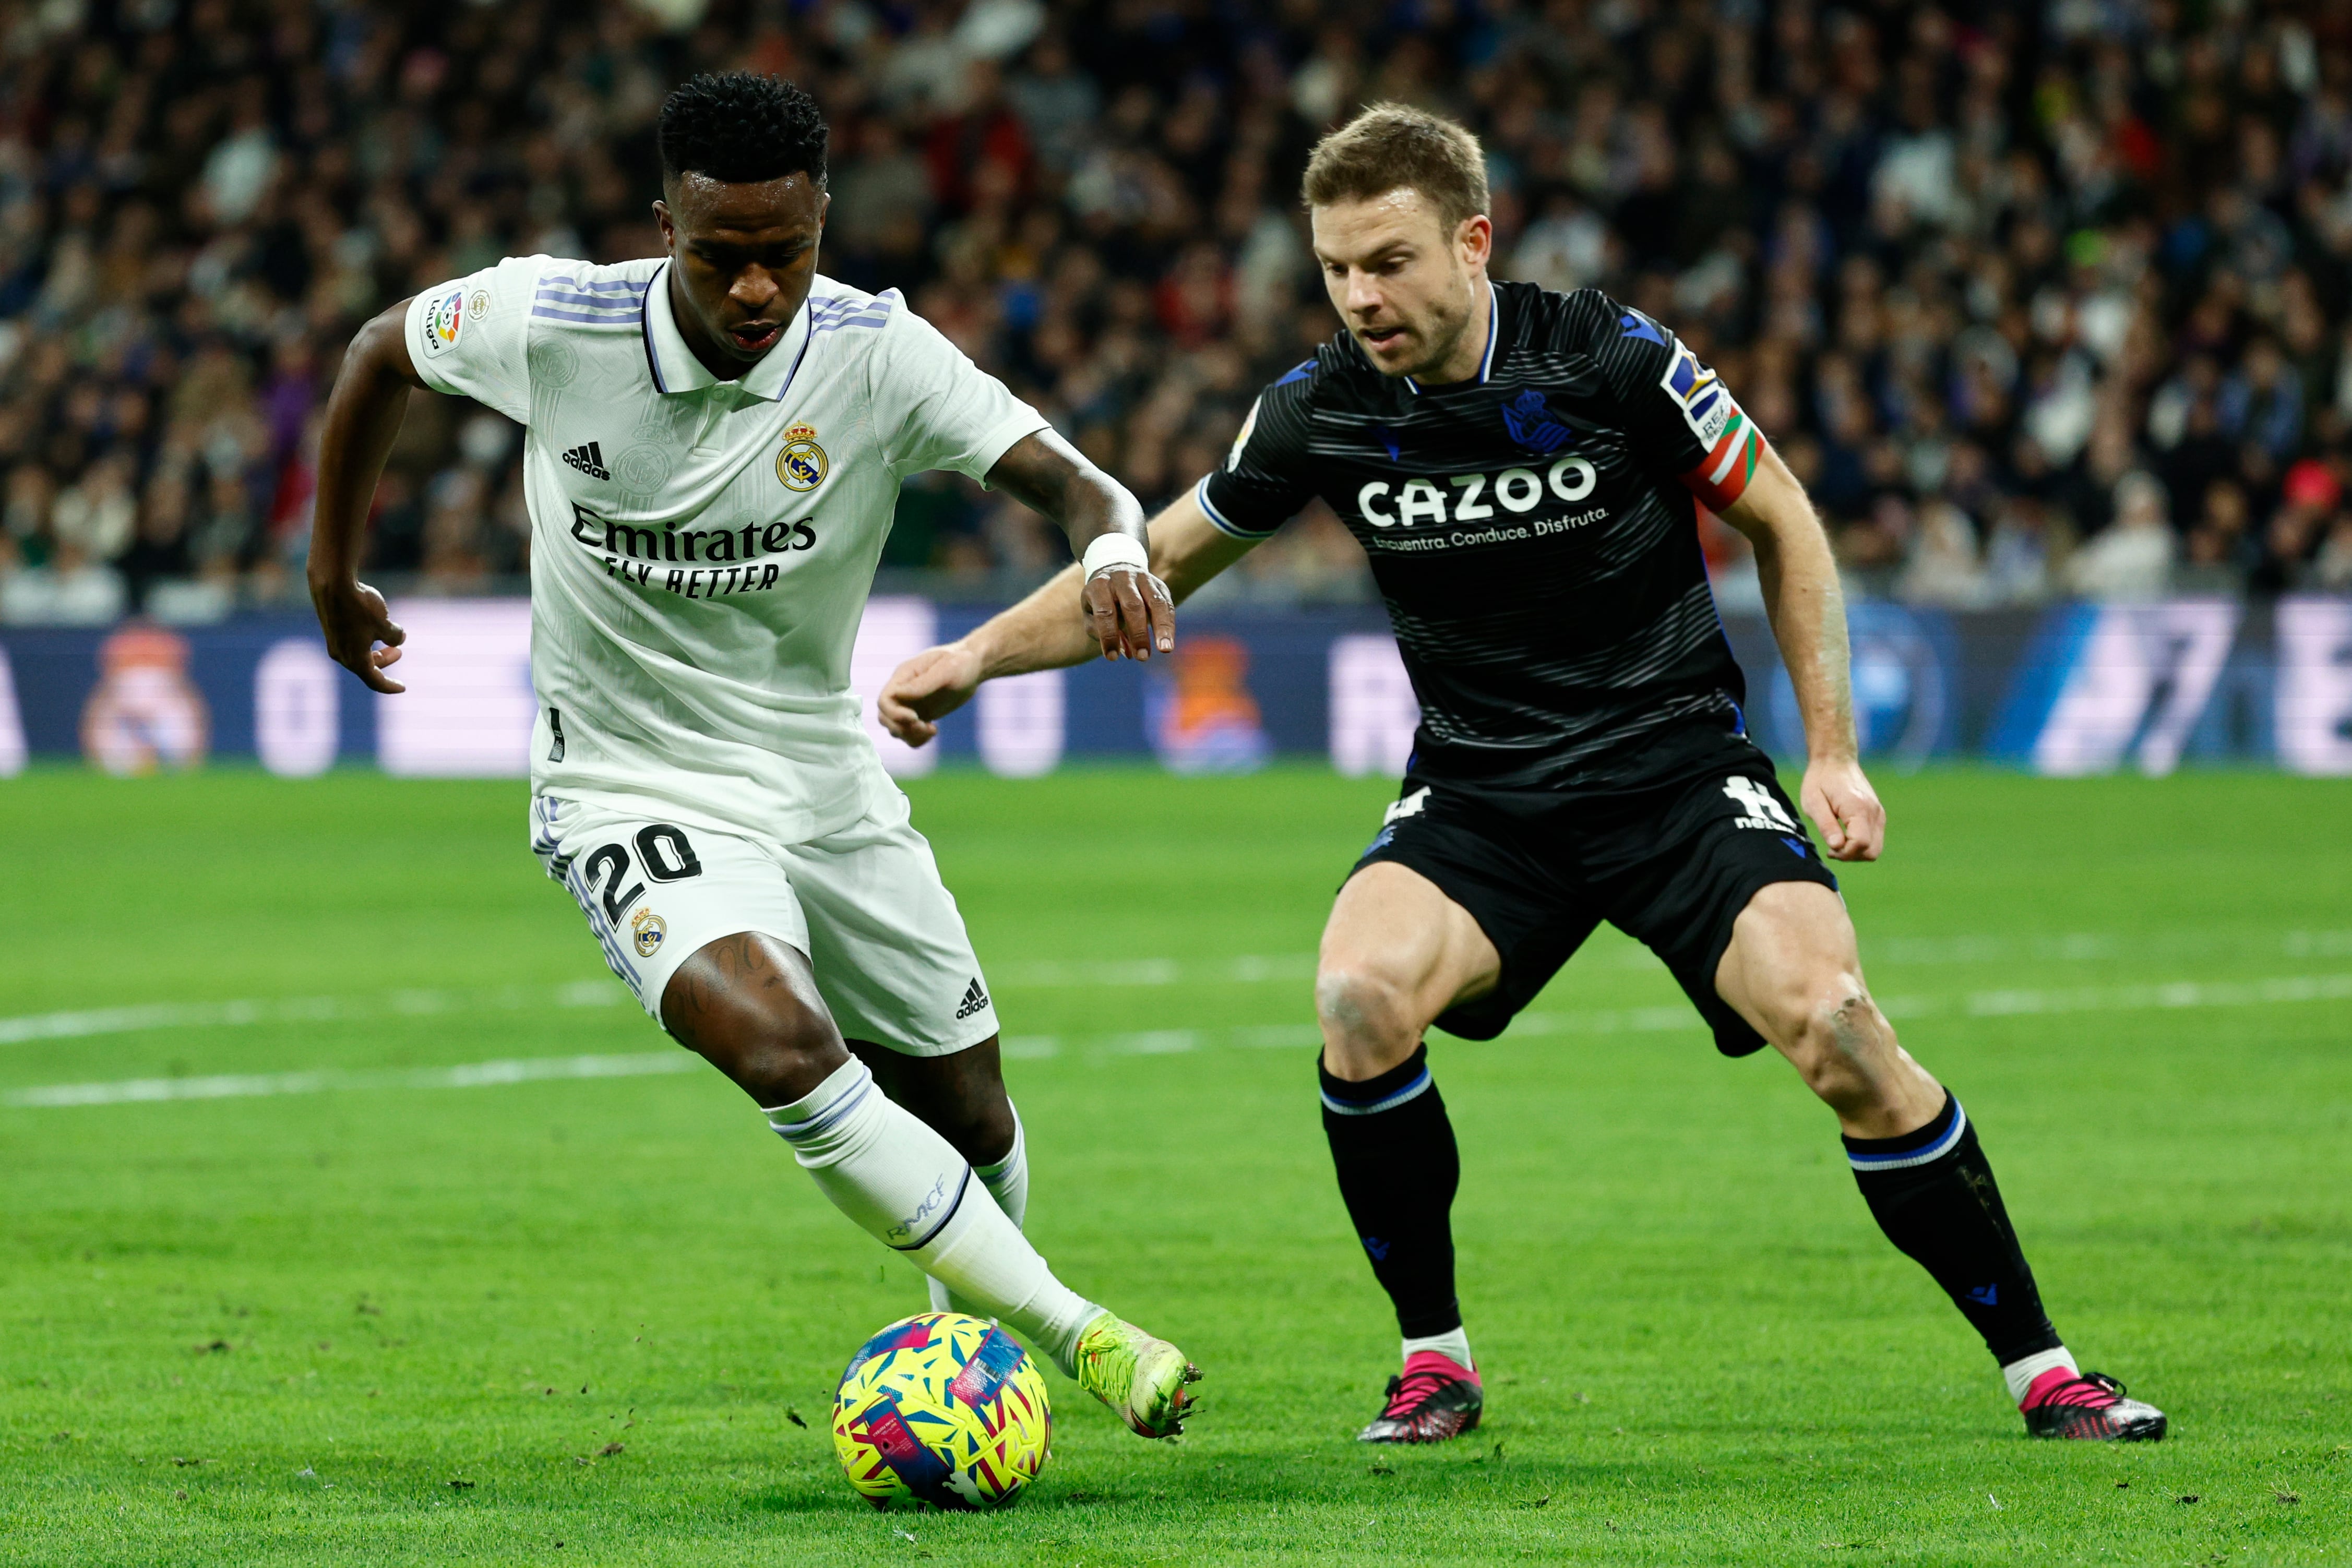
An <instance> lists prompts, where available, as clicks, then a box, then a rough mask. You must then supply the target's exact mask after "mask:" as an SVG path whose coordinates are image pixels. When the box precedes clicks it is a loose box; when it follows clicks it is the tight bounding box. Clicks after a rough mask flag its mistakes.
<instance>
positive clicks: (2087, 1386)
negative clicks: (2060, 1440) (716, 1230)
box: [2018, 1366, 2165, 1443]
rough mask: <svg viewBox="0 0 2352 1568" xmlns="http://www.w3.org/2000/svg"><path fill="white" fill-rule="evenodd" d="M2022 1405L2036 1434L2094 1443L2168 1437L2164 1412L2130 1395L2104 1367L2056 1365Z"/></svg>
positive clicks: (2029, 1391) (2028, 1392)
mask: <svg viewBox="0 0 2352 1568" xmlns="http://www.w3.org/2000/svg"><path fill="white" fill-rule="evenodd" d="M2018 1408H2019V1409H2020V1410H2021V1411H2022V1412H2024V1415H2025V1430H2026V1431H2027V1433H2028V1434H2030V1435H2031V1436H2032V1437H2072V1438H2075V1439H2077V1440H2079V1441H2083V1442H2092V1443H2153V1442H2155V1441H2156V1440H2157V1439H2158V1438H2159V1437H2163V1436H2164V1427H2165V1420H2164V1412H2163V1411H2161V1410H2159V1409H2158V1408H2157V1407H2156V1406H2153V1405H2147V1404H2143V1403H2142V1402H2140V1401H2139V1400H2137V1399H2126V1397H2124V1385H2122V1384H2120V1383H2117V1382H2116V1380H2115V1379H2114V1378H2112V1377H2109V1376H2108V1375H2106V1374H2105V1373H2103V1372H2084V1373H2079V1374H2078V1373H2070V1372H2068V1371H2067V1370H2066V1369H2065V1368H2064V1367H2063V1366H2054V1367H2052V1368H2051V1369H2050V1370H2049V1371H2048V1372H2045V1373H2043V1374H2042V1375H2041V1376H2039V1377H2037V1378H2035V1379H2034V1380H2033V1386H2032V1387H2031V1388H2029V1389H2027V1390H2026V1391H2025V1402H2024V1403H2023V1404H2022V1405H2021V1406H2018Z"/></svg>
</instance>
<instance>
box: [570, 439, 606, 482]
mask: <svg viewBox="0 0 2352 1568" xmlns="http://www.w3.org/2000/svg"><path fill="white" fill-rule="evenodd" d="M563 460H564V461H565V462H566V463H569V464H571V465H572V466H573V467H574V468H577V469H579V470H580V472H582V473H583V474H585V475H587V476H588V477H590V478H591V479H610V478H611V477H612V476H613V471H612V470H611V469H610V468H607V467H605V466H604V447H603V446H602V445H600V444H597V443H596V442H593V441H592V442H590V443H589V444H587V445H585V446H575V447H573V448H572V450H571V451H569V452H567V453H565V454H564V455H563Z"/></svg>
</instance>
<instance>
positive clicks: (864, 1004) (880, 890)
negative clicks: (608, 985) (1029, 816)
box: [531, 795, 996, 1056]
mask: <svg viewBox="0 0 2352 1568" xmlns="http://www.w3.org/2000/svg"><path fill="white" fill-rule="evenodd" d="M531 849H532V850H533V851H534V852H536V853H537V854H538V855H539V858H540V861H541V863H542V864H544V865H545V866H546V867H547V874H548V875H549V876H551V877H552V878H554V879H555V880H556V881H558V882H561V883H563V884H564V885H565V886H566V887H568V888H570V889H571V890H572V897H573V898H575V899H577V900H578V901H579V904H580V908H581V912H582V913H583V914H584V915H587V916H588V928H589V930H590V931H591V932H593V933H594V935H595V937H596V940H597V942H598V943H599V944H601V945H602V946H603V947H604V961H605V962H606V963H607V964H609V965H611V966H612V968H613V973H614V974H615V975H618V976H619V977H621V980H622V983H623V984H625V985H626V986H627V987H628V988H629V989H630V990H631V991H633V992H635V994H636V998H637V1001H638V1004H639V1005H640V1006H642V1007H643V1008H644V1009H646V1012H648V1013H650V1014H652V1015H653V1019H654V1021H655V1022H656V1023H659V1022H660V1021H661V1001H662V991H663V988H665V987H667V985H668V984H669V977H670V976H671V975H673V974H675V973H676V972H677V967H678V966H679V965H681V964H683V963H685V962H686V961H687V959H688V958H689V957H692V956H694V954H695V953H697V952H698V951H699V950H700V949H701V948H702V947H703V946H705V945H706V944H708V943H711V942H715V941H717V940H718V939H719V938H720V937H722V936H733V935H735V934H736V933H737V932H739V931H754V932H759V933H761V934H763V935H766V936H772V937H774V938H775V939H776V940H778V941H779V942H783V943H786V944H789V945H790V946H793V947H795V948H798V949H799V950H800V951H801V952H803V953H804V954H806V955H807V956H808V959H809V964H810V967H812V968H813V969H814V970H815V972H816V984H817V990H818V991H819V992H820V993H821V994H822V995H823V996H824V1004H825V1006H826V1007H827V1008H829V1009H832V1011H833V1019H834V1022H835V1023H836V1024H837V1025H839V1026H840V1029H841V1032H842V1035H843V1037H844V1038H845V1039H848V1040H872V1041H873V1042H875V1043H876V1044H877V1045H883V1046H887V1047H888V1048H889V1049H890V1050H892V1051H898V1052H900V1053H901V1054H903V1055H907V1056H946V1055H950V1054H951V1053H952V1052H955V1051H962V1050H964V1049H965V1048H967V1047H969V1046H973V1045H977V1044H979V1043H980V1042H981V1041H982V1040H986V1039H987V1038H988V1037H989V1036H990V1035H992V1034H994V1033H995V1032H996V1008H995V1005H994V1004H993V1003H992V1002H991V1001H990V1000H989V998H988V985H987V982H986V981H985V980H984V979H982V977H981V972H980V961H979V960H978V959H977V958H975V957H973V956H972V951H971V938H970V937H969V936H966V935H965V934H964V928H963V916H962V915H961V914H960V913H958V911H957V909H956V902H955V896H954V895H953V894H950V893H949V892H948V890H947V885H946V884H945V883H942V882H940V868H939V863H938V862H936V861H934V860H933V859H932V858H931V846H930V845H929V843H928V842H927V841H925V840H924V838H923V835H922V834H920V833H919V832H917V831H915V830H914V828H913V826H912V825H911V824H909V823H908V822H906V821H903V820H902V821H898V822H896V823H887V822H885V821H878V820H877V819H876V818H874V817H872V816H868V817H867V818H866V819H865V820H864V821H859V822H856V823H853V824H851V825H850V826H849V827H847V828H845V829H843V830H842V831H839V832H837V833H834V834H831V835H829V836H827V837H825V838H822V839H817V840H814V841H811V842H808V843H799V844H775V843H762V842H760V841H756V840H753V839H751V838H749V837H739V836H736V835H733V834H728V833H718V832H713V831H709V829H707V828H693V829H685V828H680V827H677V826H676V825H674V824H672V823H668V822H663V821H655V820H652V819H646V818H637V819H630V818H625V817H622V816H617V815H615V814H614V813H613V812H612V811H610V810H601V809H599V810H591V809H590V808H587V807H583V806H581V805H577V804H575V803H572V802H570V801H565V800H558V799H555V798H553V797H551V796H544V795H542V796H541V797H539V798H538V799H536V800H533V801H532V802H531Z"/></svg>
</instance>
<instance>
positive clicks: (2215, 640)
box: [0, 596, 2352, 778]
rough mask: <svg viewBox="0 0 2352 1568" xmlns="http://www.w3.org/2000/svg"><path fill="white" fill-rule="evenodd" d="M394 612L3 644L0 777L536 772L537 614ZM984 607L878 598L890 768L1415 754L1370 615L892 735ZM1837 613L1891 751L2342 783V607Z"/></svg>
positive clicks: (2351, 723) (1198, 634)
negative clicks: (2233, 764)
mask: <svg viewBox="0 0 2352 1568" xmlns="http://www.w3.org/2000/svg"><path fill="white" fill-rule="evenodd" d="M985 614H986V612H985V611H982V610H979V609H974V608H971V607H967V606H948V605H939V604H934V603H932V602H930V601H928V600H924V599H919V598H913V597H908V596H884V597H879V598H877V599H876V600H874V601H873V602H872V604H871V605H870V606H869V608H868V610H867V612H866V619H865V621H864V622H863V624H862V626H861V628H860V630H859V633H858V639H857V644H856V651H855V653H854V654H853V656H852V659H851V671H850V679H851V684H852V685H853V686H854V687H855V689H856V692H857V694H858V697H859V700H860V702H861V704H862V706H864V708H865V710H866V728H867V732H868V734H869V735H870V736H872V737H873V738H874V741H875V744H876V746H877V748H878V749H879V750H880V752H881V754H882V758H883V762H884V764H885V766H887V768H889V769H890V770H891V771H892V772H893V773H896V774H898V775H900V776H902V777H904V776H911V775H915V774H919V773H922V772H926V771H928V770H929V769H930V768H935V767H938V766H939V765H940V764H941V763H942V762H946V763H950V764H953V763H958V762H968V763H976V764H978V765H979V766H981V767H982V768H986V769H988V770H989V771H990V772H992V773H996V774H999V775H1002V776H1004V777H1008V778H1029V777H1034V776H1036V775H1039V774H1043V773H1047V772H1051V771H1052V770H1053V769H1054V768H1056V767H1058V766H1060V765H1062V764H1063V763H1064V762H1065V761H1067V760H1073V759H1086V758H1105V759H1108V758H1120V757H1143V756H1150V757H1155V758H1158V759H1159V760H1160V762H1161V763H1162V764H1163V765H1164V766H1166V767H1167V768H1170V769H1171V770H1173V771H1177V772H1230V771H1239V770H1246V769H1248V768H1255V767H1258V766H1261V765H1263V764H1264V763H1265V762H1266V761H1267V760H1269V759H1270V758H1275V757H1277V756H1290V757H1317V756H1319V757H1326V758H1329V760H1330V761H1331V763H1332V765H1333V766H1334V767H1335V768H1338V769H1339V771H1341V772H1343V773H1348V774H1351V775H1362V774H1373V775H1379V774H1393V773H1396V772H1399V771H1401V770H1402V768H1403V766H1404V761H1405V758H1406V757H1407V756H1408V755H1409V754H1410V752H1411V750H1412V729H1413V725H1414V723H1415V722H1416V720H1417V718H1418V716H1419V713H1418V709H1417V708H1416V706H1415V705H1414V703H1413V698H1412V685H1411V683H1410V682H1409V681H1407V679H1406V678H1405V673H1404V666H1403V664H1402V661H1401V660H1400V659H1399V657H1398V654H1397V650H1396V644H1395V643H1394V641H1393V640H1392V639H1391V637H1390V636H1389V634H1388V632H1387V630H1386V628H1385V626H1384V625H1382V623H1381V617H1380V614H1379V612H1378V611H1377V610H1376V609H1372V608H1370V607H1366V608H1362V609H1348V610H1320V611H1302V612H1295V613H1290V614H1283V615H1265V614H1258V615H1251V616H1246V617H1243V616H1220V615H1214V614H1195V615H1192V616H1190V617H1188V618H1187V619H1186V621H1185V623H1184V633H1185V634H1184V639H1183V646H1182V648H1181V650H1180V652H1179V655H1178V656H1177V657H1176V658H1173V659H1167V660H1158V661H1154V662H1153V663H1151V664H1148V665H1133V664H1101V663H1099V662H1097V663H1092V664H1082V665H1080V666H1078V667H1076V668H1075V669H1071V670H1055V671H1046V672H1043V673H1040V674H1034V675H1028V676H1024V677H1021V678H1019V679H1015V680H1006V681H996V682H992V683H990V684H989V685H985V686H983V687H982V688H981V692H980V695H979V697H978V698H977V700H975V701H974V702H973V703H972V704H971V706H969V707H967V708H965V709H964V710H963V711H961V712H960V713H957V714H955V715H952V716H950V717H949V719H948V720H947V721H946V722H945V723H944V724H943V725H942V726H941V727H940V739H939V741H938V743H937V744H935V745H934V746H932V747H926V748H923V749H921V750H915V749H911V748H909V747H906V746H904V745H902V744H900V743H899V742H898V741H897V740H894V739H892V738H890V737H888V736H887V735H885V734H884V733H883V732H882V730H881V728H880V727H879V726H878V725H877V723H876V722H875V720H874V717H873V702H874V695H875V693H876V692H877V691H878V690H879V689H880V687H881V685H882V683H883V681H884V680H885V679H887V677H888V674H889V673H890V671H891V670H892V669H893V668H894V667H895V666H896V665H897V664H898V661H899V660H901V659H903V658H905V657H906V656H907V655H908V654H909V653H915V652H917V651H918V650H920V649H922V648H925V647H928V646H929V645H930V644H932V643H935V642H938V641H940V640H941V639H943V638H950V637H954V636H958V635H960V634H961V633H962V632H965V631H966V630H968V629H970V628H971V626H973V625H975V624H977V623H978V622H980V621H981V620H982V619H983V618H984V616H985ZM394 617H395V619H397V620H399V621H400V622H401V623H402V624H403V625H404V626H405V627H406V628H407V629H408V631H409V640H408V643H407V645H406V648H405V650H404V656H403V657H402V659H401V662H400V664H399V665H398V666H397V671H396V673H397V674H398V675H399V677H400V678H401V679H402V680H403V681H404V682H406V683H407V685H408V687H409V689H408V691H407V692H406V693H405V694H404V695H400V696H397V697H380V696H375V695H371V694H370V693H368V692H366V691H364V690H362V688H361V687H360V685H359V684H358V683H357V682H356V681H354V680H353V679H352V677H351V676H349V675H348V674H344V673H343V672H342V671H341V670H338V669H337V668H335V666H334V665H333V664H331V663H330V662H329V661H328V659H327V656H326V652H325V649H324V648H323V646H322V645H321V644H320V641H319V636H318V632H317V629H316V628H315V626H313V625H312V624H311V623H310V622H309V621H308V620H307V619H306V618H300V617H295V616H257V617H252V618H249V619H244V620H239V621H235V622H229V623H226V624H225V625H220V626H212V627H203V628H169V627H159V626H152V625H147V624H143V623H137V622H131V623H125V624H123V625H120V626H116V627H110V628H102V629H61V628H59V629H50V628H10V629H6V630H0V775H5V774H9V773H14V772H16V771H18V770H19V769H21V768H23V767H24V766H25V765H26V762H27V761H28V760H29V759H31V758H71V757H80V758H85V759H86V760H88V761H89V763H90V764H92V765H93V766H96V767H98V768H103V769H105V770H107V771H109V772H113V773H122V774H131V773H139V772H144V771H149V770H152V769H155V768H190V767H196V766H200V765H202V764H203V763H204V762H205V761H206V760H207V759H209V758H252V759H257V760H258V761H259V762H260V764H261V765H262V766H263V767H265V768H268V769H269V770H270V771H272V772H274V773H279V774H283V775H288V776H292V777H299V776H304V775H308V774H312V773H317V772H320V771H322V770H324V769H325V768H328V767H330V766H332V765H333V764H335V763H336V762H339V761H340V762H344V763H352V764H369V763H373V764H374V765H375V766H378V767H380V768H383V769H384V770H385V771H386V772H388V773H393V774H396V775H403V776H414V777H487V778H497V777H512V776H520V775H521V774H523V773H525V772H526V771H528V768H529V763H530V726H531V719H532V715H533V711H534V707H535V702H536V699H535V698H534V696H533V695H532V693H531V689H530V607H529V605H528V603H526V602H525V601H520V600H414V601H404V602H403V603H400V604H398V605H395V606H394ZM1850 621H1851V632H1852V638H1853V687H1854V707H1855V715H1856V719H1857V721H1858V724H1859V726H1860V728H1861V731H1862V735H1863V741H1864V749H1865V751H1866V752H1867V753H1868V754H1869V755H1870V756H1872V757H1874V758H1878V759H1879V760H1880V761H1881V762H1882V763H1893V764H1895V765H1897V766H1904V765H1911V764H1916V763H1920V762H1924V761H1927V760H1928V759H1930V758H1947V757H1980V758H1991V759H1996V760H2000V761H2006V762H2010V763H2012V764H2015V765H2017V766H2019V767H2022V768H2030V769H2032V770H2033V771H2036V772H2041V773H2047V774H2053V775H2072V774H2082V773H2096V772H2108V771H2113V770H2116V769H2118V768H2132V769H2136V770H2138V771H2142V772H2147V773H2151V774H2162V773H2167V772H2169V771H2171V770H2172V769H2173V768H2176V767H2178V766H2179V765H2180V764H2182V763H2183V762H2188V761H2219V760H2235V761H2270V762H2275V763H2276V764H2277V765H2278V766H2280V767H2282V768H2287V769H2290V770H2292V771H2294V772H2298V773H2310V774H2331V775H2352V599H2345V598H2323V597H2309V596H2307V597H2299V598H2288V599H2285V600H2282V601H2278V602H2277V603H2276V604H2274V605H2262V604H2256V605H2244V604H2241V603H2239V602H2237V601H2230V600H2218V599H2179V600H2169V601H2160V602H2156V603H2147V604H2108V605H2082V604H2077V605H2066V606H2062V607H2060V608H2057V609H2055V610H2052V611H2048V612H1986V613H1981V614H1957V615H1956V614H1949V613H1945V612H1923V611H1915V610H1910V609H1906V608H1905V607H1903V606H1900V605H1895V604H1890V603H1886V602H1884V601H1860V602H1857V603H1855V604H1854V605H1853V607H1852V611H1851V617H1850ZM1726 630H1727V632H1728V633H1729V634H1730V637H1731V641H1732V645H1733V647H1734V649H1735V651H1736V652H1737V653H1738V655H1739V659H1740V662H1741V664H1743V665H1744V666H1745V667H1746V669H1747V671H1748V698H1749V700H1748V722H1749V725H1750V727H1751V729H1752V730H1753V732H1754V733H1755V735H1756V736H1757V737H1758V739H1759V740H1760V741H1761V742H1762V743H1763V744H1764V745H1765V746H1766V747H1768V748H1769V749H1770V750H1771V751H1773V752H1774V753H1775V754H1776V755H1778V756H1780V757H1783V758H1791V757H1796V756H1799V755H1801V752H1802V731H1801V728H1800V727H1799V724H1798V718H1797V713H1796V704H1795V699H1794V696H1793V694H1792V693H1791V691H1790V685H1789V680H1788V676H1787V674H1785V672H1783V671H1782V669H1781V668H1780V661H1779V658H1778V656H1777V654H1776V653H1775V651H1774V649H1773V646H1772V642H1771V635H1770V632H1769V628H1768V627H1767V626H1766V625H1765V624H1764V622H1762V620H1761V619H1760V618H1757V617H1748V616H1735V617H1731V618H1728V619H1727V622H1726Z"/></svg>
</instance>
